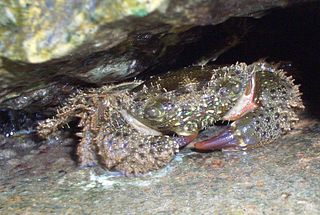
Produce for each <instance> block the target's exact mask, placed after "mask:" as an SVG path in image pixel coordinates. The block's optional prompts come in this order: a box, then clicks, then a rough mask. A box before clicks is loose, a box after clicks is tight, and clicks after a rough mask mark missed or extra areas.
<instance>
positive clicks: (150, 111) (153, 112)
mask: <svg viewBox="0 0 320 215" xmlns="http://www.w3.org/2000/svg"><path fill="white" fill-rule="evenodd" d="M163 114H164V111H163V108H162V107H161V106H158V107H155V106H153V107H147V108H146V109H145V115H146V117H148V118H151V119H157V118H160V117H161V116H163Z"/></svg>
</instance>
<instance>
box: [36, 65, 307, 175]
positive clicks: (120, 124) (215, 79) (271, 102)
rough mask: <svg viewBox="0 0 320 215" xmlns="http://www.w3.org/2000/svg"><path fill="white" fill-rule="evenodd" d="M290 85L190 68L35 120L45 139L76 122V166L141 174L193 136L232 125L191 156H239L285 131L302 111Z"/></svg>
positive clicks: (76, 100)
mask: <svg viewBox="0 0 320 215" xmlns="http://www.w3.org/2000/svg"><path fill="white" fill-rule="evenodd" d="M300 96H301V93H299V89H298V86H297V85H295V84H294V83H293V79H292V78H291V77H288V76H286V74H285V72H284V71H282V70H279V69H277V67H276V66H275V65H270V64H268V63H265V62H256V63H253V64H251V65H246V64H245V63H237V64H234V65H231V66H225V67H220V68H219V67H212V66H205V67H199V66H192V67H188V68H184V69H182V70H178V71H175V72H169V73H167V74H165V75H162V76H158V77H155V78H151V79H150V80H149V81H146V82H138V81H135V82H131V83H123V84H120V85H113V86H103V87H101V88H93V89H88V90H83V91H79V92H78V93H77V94H75V95H73V96H71V97H70V99H69V100H68V101H67V102H66V104H65V105H64V106H63V107H61V108H59V109H58V111H57V114H56V116H55V117H54V118H52V119H47V120H46V121H44V122H41V123H40V124H39V126H38V133H39V135H40V136H41V137H44V138H47V137H48V136H50V135H52V134H54V133H55V132H56V131H57V130H58V129H60V128H61V127H62V126H63V125H64V124H66V123H68V122H69V121H71V120H72V119H73V118H75V117H78V118H80V122H79V127H81V129H82V131H81V132H79V133H77V135H78V136H79V137H80V138H81V141H80V143H79V145H78V147H77V155H78V157H79V163H80V164H81V165H82V166H92V165H97V164H99V165H101V166H102V167H104V168H106V169H108V170H117V171H121V172H123V173H125V174H126V175H130V174H134V175H137V174H141V173H146V172H149V171H152V170H157V169H159V168H161V167H163V166H165V165H166V164H167V163H169V162H170V161H171V160H172V158H173V157H174V155H175V154H176V153H177V152H178V151H179V149H180V148H182V147H184V146H185V145H187V144H188V143H190V142H191V141H192V140H193V139H194V138H195V137H196V136H197V134H198V132H199V131H201V130H203V129H205V128H207V127H209V126H210V125H213V124H214V123H215V122H217V121H219V120H230V121H233V122H232V123H231V125H230V126H229V127H227V128H226V129H225V130H224V131H223V132H222V133H221V134H219V135H218V136H216V137H213V138H210V139H208V140H205V141H202V142H199V143H196V144H195V148H197V149H199V150H215V149H230V148H232V149H236V150H245V149H247V148H251V147H255V146H257V145H260V144H267V143H270V142H272V141H274V140H276V139H277V138H279V137H280V136H281V135H283V134H285V133H286V132H288V131H290V130H291V129H292V127H293V126H294V124H295V123H296V122H297V121H298V116H297V113H298V112H299V111H300V110H302V109H303V108H304V106H303V104H302V101H301V97H300Z"/></svg>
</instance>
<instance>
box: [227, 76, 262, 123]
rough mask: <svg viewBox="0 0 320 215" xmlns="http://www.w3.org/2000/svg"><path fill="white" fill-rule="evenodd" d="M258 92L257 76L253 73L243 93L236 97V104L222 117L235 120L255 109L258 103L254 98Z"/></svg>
mask: <svg viewBox="0 0 320 215" xmlns="http://www.w3.org/2000/svg"><path fill="white" fill-rule="evenodd" d="M257 93H258V86H257V77H256V73H254V74H253V75H252V77H251V80H250V82H249V83H248V85H247V86H246V89H245V91H244V93H243V94H242V95H241V97H240V98H239V99H238V101H237V102H236V104H235V105H234V106H233V107H232V108H231V109H230V110H229V111H228V112H227V113H226V114H225V115H224V116H223V117H222V119H223V120H226V121H235V120H237V119H239V118H241V117H243V116H244V115H246V114H247V113H249V112H251V111H253V110H255V109H256V108H257V107H259V105H258V104H257V103H255V101H254V99H255V98H256V96H257Z"/></svg>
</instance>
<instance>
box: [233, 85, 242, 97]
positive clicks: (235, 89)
mask: <svg viewBox="0 0 320 215" xmlns="http://www.w3.org/2000/svg"><path fill="white" fill-rule="evenodd" d="M241 88H242V87H241V84H240V83H235V84H234V85H233V86H232V87H231V90H232V92H233V93H234V94H238V93H240V92H241Z"/></svg>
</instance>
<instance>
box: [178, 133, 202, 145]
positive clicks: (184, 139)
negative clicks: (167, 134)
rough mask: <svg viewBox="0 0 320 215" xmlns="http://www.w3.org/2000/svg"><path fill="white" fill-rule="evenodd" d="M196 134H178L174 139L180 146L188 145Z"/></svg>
mask: <svg viewBox="0 0 320 215" xmlns="http://www.w3.org/2000/svg"><path fill="white" fill-rule="evenodd" d="M197 136H198V132H196V133H193V134H190V135H189V136H178V137H176V138H175V141H176V142H177V143H178V144H179V146H180V148H181V147H184V146H186V145H188V144H189V143H191V142H192V141H193V140H194V139H196V138H197Z"/></svg>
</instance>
